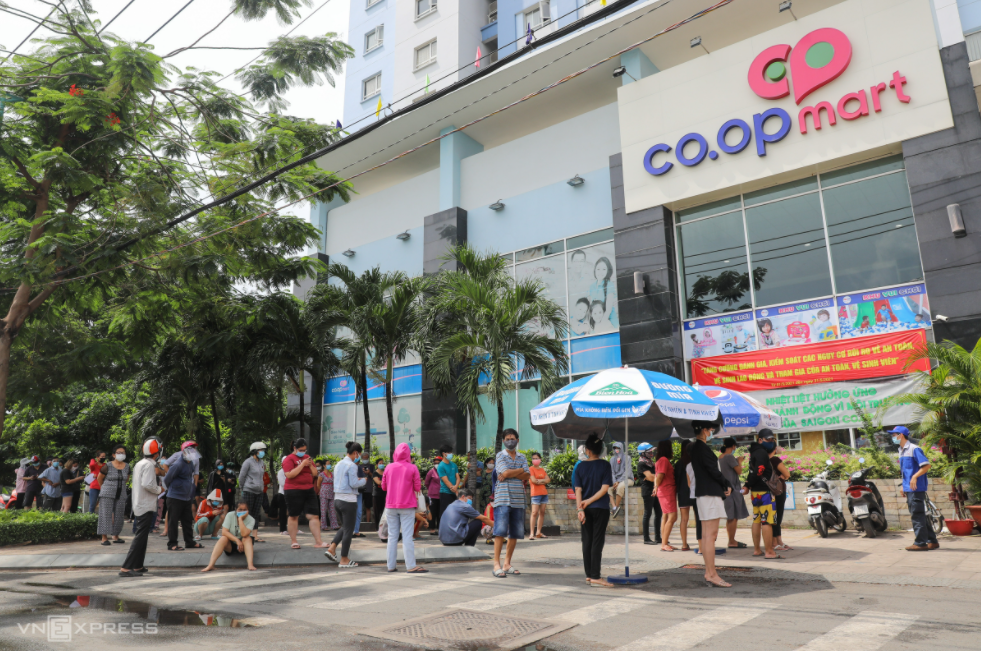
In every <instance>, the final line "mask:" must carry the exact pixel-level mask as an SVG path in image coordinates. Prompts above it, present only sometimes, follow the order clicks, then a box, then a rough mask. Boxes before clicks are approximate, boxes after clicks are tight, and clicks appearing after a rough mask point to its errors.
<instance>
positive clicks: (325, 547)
mask: <svg viewBox="0 0 981 651" xmlns="http://www.w3.org/2000/svg"><path fill="white" fill-rule="evenodd" d="M328 547H330V544H329V543H325V542H322V543H320V544H319V545H314V546H313V548H314V549H327V548H328Z"/></svg>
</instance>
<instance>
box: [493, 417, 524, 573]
mask: <svg viewBox="0 0 981 651" xmlns="http://www.w3.org/2000/svg"><path fill="white" fill-rule="evenodd" d="M503 443H504V449H503V450H501V451H500V452H499V453H498V455H497V459H495V461H494V463H495V466H494V468H495V471H496V472H497V488H496V489H495V491H494V576H495V577H497V578H503V577H506V576H507V575H508V574H513V575H515V576H520V575H521V572H520V571H519V570H516V569H515V568H513V567H511V557H512V556H514V549H515V547H517V545H518V540H520V539H522V538H524V537H525V485H524V482H525V481H526V480H527V479H530V478H531V474H530V473H529V472H528V459H526V458H525V455H523V454H521V453H520V452H518V432H517V431H516V430H514V429H512V428H508V429H506V430H504V440H503ZM505 540H507V551H506V552H505V558H504V564H503V565H502V564H501V550H502V549H503V548H504V542H505Z"/></svg>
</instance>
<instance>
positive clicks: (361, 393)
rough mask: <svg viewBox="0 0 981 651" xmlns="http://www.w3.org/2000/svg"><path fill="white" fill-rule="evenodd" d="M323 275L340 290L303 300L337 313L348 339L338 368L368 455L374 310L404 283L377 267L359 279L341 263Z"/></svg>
mask: <svg viewBox="0 0 981 651" xmlns="http://www.w3.org/2000/svg"><path fill="white" fill-rule="evenodd" d="M327 273H328V275H329V276H331V277H332V278H336V279H337V280H339V281H340V282H341V284H342V285H343V287H336V286H333V285H330V284H327V283H324V284H321V285H317V286H316V287H315V288H314V289H313V291H312V292H311V293H310V295H309V296H308V297H307V301H308V303H310V305H311V309H314V310H318V309H325V308H323V306H329V309H331V310H335V311H337V312H339V313H340V315H341V318H340V322H341V323H343V325H344V326H345V327H346V328H347V329H348V330H350V332H351V336H350V337H349V338H347V339H346V340H345V341H344V342H342V343H343V345H342V346H341V351H342V357H341V367H342V368H343V369H344V370H345V371H346V372H347V373H348V374H350V376H351V379H352V380H353V381H354V386H355V395H354V400H355V402H361V404H362V406H363V408H364V431H365V435H364V451H365V452H366V453H368V454H369V455H370V454H371V416H370V414H369V413H368V374H369V365H370V364H371V362H372V358H373V357H374V354H375V351H374V342H373V339H372V333H373V332H374V331H376V328H375V327H374V326H373V322H372V319H373V314H374V311H375V308H376V307H378V306H381V305H383V304H384V300H385V293H386V292H387V291H389V290H390V289H392V288H393V287H394V286H395V285H397V284H398V283H399V282H401V281H403V280H405V276H404V275H403V274H400V273H396V274H387V273H382V272H381V270H380V269H379V268H378V267H375V268H373V269H369V270H367V271H365V272H364V273H362V274H361V275H360V276H358V275H357V274H355V273H354V272H353V271H351V270H350V269H348V268H347V267H345V266H344V265H342V264H337V263H336V262H335V263H331V264H330V266H329V267H328V268H327Z"/></svg>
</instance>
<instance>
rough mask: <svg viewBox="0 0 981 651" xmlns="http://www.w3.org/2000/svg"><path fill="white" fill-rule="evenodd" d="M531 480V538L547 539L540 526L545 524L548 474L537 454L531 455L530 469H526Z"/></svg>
mask: <svg viewBox="0 0 981 651" xmlns="http://www.w3.org/2000/svg"><path fill="white" fill-rule="evenodd" d="M528 473H529V474H530V475H531V479H529V480H528V484H529V489H530V491H531V538H529V540H535V539H537V538H548V536H546V535H545V534H543V533H542V526H543V525H544V524H545V509H547V508H548V488H547V487H546V484H548V482H549V478H548V473H547V472H545V469H544V468H542V455H540V454H539V453H537V452H533V453H532V454H531V468H529V469H528ZM536 523H537V526H538V533H535V526H536Z"/></svg>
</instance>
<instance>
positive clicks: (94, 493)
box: [89, 487, 100, 513]
mask: <svg viewBox="0 0 981 651" xmlns="http://www.w3.org/2000/svg"><path fill="white" fill-rule="evenodd" d="M99 490H100V489H98V488H91V487H89V513H96V510H95V505H96V503H97V502H98V501H99Z"/></svg>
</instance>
